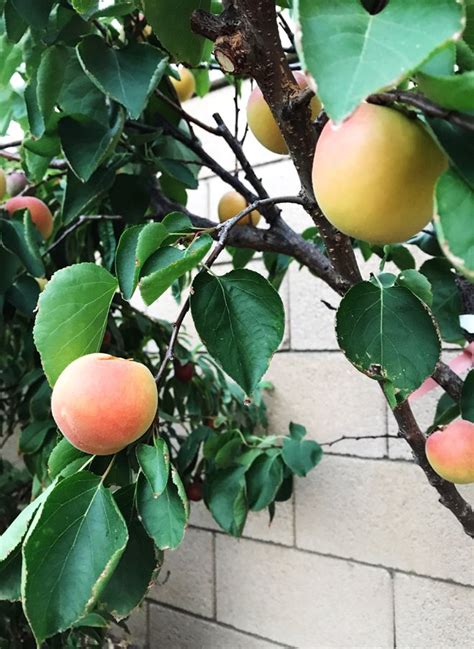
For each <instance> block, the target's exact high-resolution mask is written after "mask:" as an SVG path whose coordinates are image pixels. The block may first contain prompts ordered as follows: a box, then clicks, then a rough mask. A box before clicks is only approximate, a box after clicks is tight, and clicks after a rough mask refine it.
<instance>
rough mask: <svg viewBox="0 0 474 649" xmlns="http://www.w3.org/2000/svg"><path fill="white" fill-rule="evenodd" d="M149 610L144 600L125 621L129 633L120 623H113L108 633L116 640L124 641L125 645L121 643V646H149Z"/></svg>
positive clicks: (141, 647)
mask: <svg viewBox="0 0 474 649" xmlns="http://www.w3.org/2000/svg"><path fill="white" fill-rule="evenodd" d="M147 612H148V604H147V603H146V602H144V603H143V604H142V605H141V606H139V607H138V608H136V609H135V610H134V611H133V612H132V614H131V615H130V616H129V617H128V618H127V619H126V620H124V622H123V623H124V624H125V625H126V627H127V629H128V633H127V631H126V630H125V629H124V628H123V626H119V625H118V624H112V626H111V628H110V631H109V633H108V635H110V637H111V638H113V640H114V641H119V642H122V643H124V644H123V645H122V644H121V645H120V646H123V647H139V648H140V649H146V648H147V647H148V646H149V645H148V644H147V643H148V624H147ZM121 624H122V623H121ZM150 649H151V648H150Z"/></svg>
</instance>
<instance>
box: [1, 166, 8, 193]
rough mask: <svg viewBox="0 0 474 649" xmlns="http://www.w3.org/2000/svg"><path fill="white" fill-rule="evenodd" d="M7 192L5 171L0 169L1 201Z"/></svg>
mask: <svg viewBox="0 0 474 649" xmlns="http://www.w3.org/2000/svg"><path fill="white" fill-rule="evenodd" d="M6 191H7V179H6V176H5V172H4V171H3V169H0V200H1V199H2V198H3V197H4V196H5V192H6Z"/></svg>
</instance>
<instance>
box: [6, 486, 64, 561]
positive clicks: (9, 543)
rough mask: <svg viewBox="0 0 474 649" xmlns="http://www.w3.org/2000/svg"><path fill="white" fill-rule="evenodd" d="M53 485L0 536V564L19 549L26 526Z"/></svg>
mask: <svg viewBox="0 0 474 649" xmlns="http://www.w3.org/2000/svg"><path fill="white" fill-rule="evenodd" d="M54 486H55V483H53V484H52V485H50V486H49V487H48V488H47V489H45V491H43V493H42V494H40V495H39V496H38V498H36V499H35V500H33V502H31V503H30V504H29V505H27V506H26V507H25V509H24V510H23V511H22V512H21V513H20V514H18V516H17V517H16V518H15V520H14V521H13V523H11V525H10V527H8V529H6V530H5V532H4V533H3V534H2V535H1V536H0V564H3V562H4V561H5V560H6V559H7V558H8V557H10V556H11V554H12V553H13V552H14V551H15V550H17V549H18V548H19V547H20V544H21V542H22V540H23V537H24V536H25V534H26V532H27V530H28V525H29V524H30V521H31V519H32V518H33V516H34V514H35V512H36V510H37V509H38V507H39V506H40V505H41V503H43V502H44V501H45V500H46V498H47V497H48V496H49V494H50V493H51V491H52V490H53V489H54Z"/></svg>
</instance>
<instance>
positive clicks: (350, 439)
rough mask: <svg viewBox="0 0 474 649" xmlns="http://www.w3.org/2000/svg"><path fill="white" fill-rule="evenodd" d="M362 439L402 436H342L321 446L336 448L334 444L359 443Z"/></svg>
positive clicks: (396, 436) (321, 443) (397, 436)
mask: <svg viewBox="0 0 474 649" xmlns="http://www.w3.org/2000/svg"><path fill="white" fill-rule="evenodd" d="M361 439H400V435H390V434H389V433H387V434H386V435H358V436H357V437H350V436H349V435H341V437H337V438H336V439H333V440H331V441H330V442H320V443H319V446H334V444H339V442H358V441H359V440H361Z"/></svg>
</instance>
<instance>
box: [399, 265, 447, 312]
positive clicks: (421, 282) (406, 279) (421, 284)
mask: <svg viewBox="0 0 474 649" xmlns="http://www.w3.org/2000/svg"><path fill="white" fill-rule="evenodd" d="M422 272H423V271H422V270H421V272H418V271H417V270H413V269H412V268H408V269H407V270H404V271H403V273H400V275H399V276H398V277H397V284H398V286H404V287H405V288H408V289H410V291H411V292H412V293H414V294H415V295H416V296H417V297H419V298H420V300H421V301H422V302H424V303H425V304H427V305H428V306H431V305H432V304H433V293H432V291H431V288H432V287H431V284H430V282H429V281H428V279H427V278H426V277H425V275H422ZM433 312H434V313H435V311H434V309H433ZM435 315H436V313H435ZM438 323H439V320H438Z"/></svg>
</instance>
